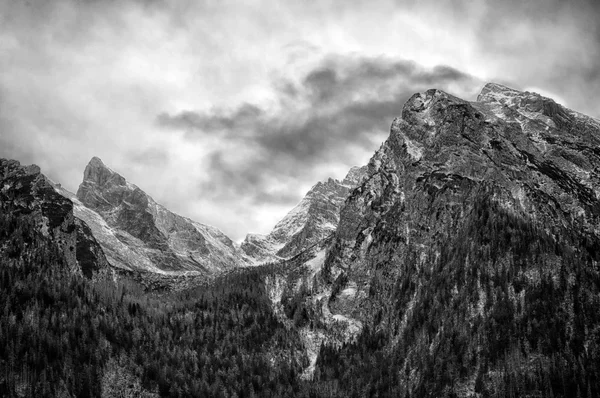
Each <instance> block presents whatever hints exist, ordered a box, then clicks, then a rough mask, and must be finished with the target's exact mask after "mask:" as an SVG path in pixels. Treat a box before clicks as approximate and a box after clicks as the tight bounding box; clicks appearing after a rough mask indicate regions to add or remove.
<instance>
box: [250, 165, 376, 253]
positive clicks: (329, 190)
mask: <svg viewBox="0 0 600 398" xmlns="http://www.w3.org/2000/svg"><path fill="white" fill-rule="evenodd" d="M366 172H367V168H366V167H353V168H351V169H350V171H349V172H348V174H347V175H346V177H345V178H344V179H343V180H342V181H338V180H335V179H333V178H329V179H327V180H325V181H321V182H318V183H317V184H315V185H314V186H313V187H312V188H311V189H310V190H309V191H308V193H307V194H306V196H304V198H303V199H302V200H301V201H300V203H298V205H296V207H294V208H293V209H292V210H290V212H289V213H288V214H286V216H285V217H284V218H283V219H281V220H280V221H279V222H278V223H277V224H276V225H275V227H274V228H273V230H272V231H271V232H270V233H269V234H268V235H258V234H248V235H247V236H246V239H245V240H244V242H243V243H242V246H241V248H242V250H243V251H244V252H245V253H246V255H247V256H248V257H250V258H251V259H253V260H254V261H255V262H256V263H264V262H269V261H277V260H281V259H287V258H291V257H293V256H295V255H297V254H300V253H301V252H303V251H305V250H307V249H308V248H310V247H311V246H314V245H315V244H317V243H319V242H320V241H322V240H323V239H325V238H326V237H328V236H329V235H331V234H332V233H333V232H334V231H335V229H336V228H337V225H338V222H339V213H340V208H341V207H342V205H343V204H344V200H346V198H347V197H348V194H349V193H350V191H351V190H352V189H354V188H355V187H356V186H357V185H358V184H359V183H360V182H361V180H362V178H363V177H364V176H365V175H366Z"/></svg>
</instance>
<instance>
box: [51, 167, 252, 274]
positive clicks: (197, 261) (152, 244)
mask: <svg viewBox="0 0 600 398" xmlns="http://www.w3.org/2000/svg"><path fill="white" fill-rule="evenodd" d="M61 192H62V194H63V195H65V196H68V197H71V198H72V199H73V201H74V203H75V209H76V214H77V216H78V217H80V218H81V219H83V220H85V221H86V222H87V223H88V224H89V225H90V227H91V229H92V232H93V233H94V235H95V236H96V237H97V239H98V241H99V242H100V244H101V245H102V247H103V248H104V251H105V253H106V255H107V257H108V259H109V261H110V263H111V264H113V265H114V266H116V267H120V268H125V269H136V270H148V271H153V272H178V273H179V272H187V271H195V272H201V273H204V274H213V273H215V272H220V271H224V270H227V269H230V268H233V267H236V266H241V265H245V264H247V260H246V259H245V256H244V255H243V253H242V252H241V250H240V249H239V248H238V247H237V246H236V245H235V244H234V242H232V241H231V239H229V238H228V237H227V236H225V235H224V234H223V233H222V232H221V231H219V230H218V229H216V228H213V227H210V226H207V225H203V224H200V223H198V222H195V221H192V220H190V219H188V218H185V217H182V216H179V215H177V214H175V213H173V212H171V211H169V210H168V209H166V208H165V207H164V206H162V205H160V204H158V203H156V202H155V201H154V200H153V199H152V198H151V197H150V196H149V195H147V194H146V193H145V192H144V191H142V190H141V189H140V188H138V187H137V186H135V185H133V184H131V183H129V182H128V181H127V180H125V178H124V177H123V176H121V175H120V174H118V173H116V172H114V171H113V170H111V169H110V168H108V167H107V166H106V165H104V163H103V162H102V161H101V160H100V159H99V158H97V157H94V158H92V160H91V161H90V162H89V164H88V165H87V167H86V168H85V171H84V178H83V182H82V183H81V185H80V186H79V189H78V191H77V195H76V196H74V195H72V194H70V193H68V192H66V191H65V190H61Z"/></svg>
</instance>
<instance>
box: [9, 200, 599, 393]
mask: <svg viewBox="0 0 600 398" xmlns="http://www.w3.org/2000/svg"><path fill="white" fill-rule="evenodd" d="M463 226H464V228H465V230H464V231H463V232H464V233H465V234H468V235H469V236H473V237H477V241H475V242H467V241H465V240H464V239H462V240H461V239H456V240H455V241H449V242H447V243H444V244H443V245H442V255H441V257H440V259H439V261H438V262H436V264H435V265H434V267H433V268H432V269H430V270H427V269H421V270H416V269H415V270H413V271H414V272H415V275H416V276H417V277H418V278H424V279H425V280H426V281H427V283H428V285H429V286H430V287H431V288H430V289H426V290H423V291H421V292H419V294H424V295H425V296H424V297H423V298H422V300H419V301H418V303H419V304H418V306H417V307H416V308H414V309H413V313H412V314H413V315H412V316H411V317H409V318H408V319H409V321H408V322H407V325H406V327H405V328H404V329H403V332H402V335H401V336H400V337H401V338H400V339H395V341H396V343H392V341H393V340H394V335H393V331H394V330H396V327H395V325H388V326H387V327H386V328H382V327H378V326H379V325H377V324H374V325H372V326H368V327H366V328H365V329H364V330H363V332H362V333H361V335H360V336H359V337H358V339H357V340H356V341H355V342H353V343H349V344H343V345H342V346H327V345H323V346H322V347H321V349H320V352H319V355H318V359H317V364H316V370H315V374H314V378H313V380H302V379H301V378H300V377H299V375H300V373H301V371H302V369H303V368H304V367H306V366H307V358H306V356H305V355H304V352H303V349H302V346H301V344H300V343H299V341H300V340H299V338H298V335H297V333H298V332H297V329H296V327H295V326H306V324H307V322H306V320H305V319H304V318H305V317H302V316H300V317H299V316H297V314H296V312H298V313H301V311H291V312H290V310H289V309H288V311H286V312H290V313H289V314H288V316H289V317H290V320H293V322H289V323H288V324H287V325H286V324H283V323H281V322H280V321H279V320H278V318H277V317H276V316H275V314H274V313H273V312H272V309H271V306H270V303H269V298H268V295H267V292H266V290H265V286H264V283H263V282H262V281H263V276H264V275H263V274H264V273H265V272H270V270H269V267H263V268H256V269H252V270H249V271H243V272H235V273H231V274H229V275H226V276H223V277H221V278H218V279H216V280H215V281H214V282H213V283H210V284H205V285H202V286H198V287H195V288H191V289H184V290H182V291H177V292H175V291H173V292H153V291H150V290H148V289H144V288H143V287H142V285H141V284H140V283H138V282H135V281H133V280H132V279H131V278H124V277H118V278H117V277H115V275H113V274H111V273H110V272H108V273H98V274H96V275H94V276H93V277H92V278H86V277H84V276H83V275H80V274H77V273H73V272H72V271H71V270H69V269H68V267H67V266H66V262H65V260H64V258H63V257H62V255H61V254H60V252H59V251H58V250H57V248H56V246H55V245H53V244H52V242H51V240H50V239H49V238H48V237H45V236H43V235H42V234H40V232H39V230H38V229H37V228H36V225H35V223H34V221H33V219H32V218H31V217H30V216H28V215H19V214H17V213H15V212H11V211H4V212H3V214H2V215H1V217H0V242H1V244H2V248H3V249H2V250H3V257H2V258H3V260H2V267H1V269H0V284H1V286H0V303H2V308H1V311H2V313H1V314H0V394H1V395H2V396H23V397H30V396H31V397H42V396H48V397H54V396H57V397H111V396H146V397H152V396H172V397H187V396H195V397H291V396H299V397H319V396H336V397H364V396H372V397H388V396H390V397H391V396H405V397H408V396H456V394H455V391H457V383H473V384H474V391H475V392H476V393H477V394H478V396H484V397H487V396H493V397H518V396H554V397H595V396H598V394H599V393H600V385H599V383H600V378H599V376H598V375H599V374H600V369H599V366H600V345H599V344H598V343H599V342H600V330H599V329H598V327H597V326H595V327H594V328H590V327H588V326H587V325H598V324H600V319H599V318H600V315H599V314H600V313H599V312H598V308H600V297H599V296H598V294H597V292H598V291H600V279H599V278H598V270H596V269H594V268H593V267H592V266H591V264H592V261H597V258H596V257H597V256H598V251H597V250H596V249H597V248H596V247H594V246H593V242H592V241H581V240H577V239H578V238H577V237H576V235H572V239H573V240H571V241H564V242H557V241H556V240H555V239H553V238H552V232H551V231H550V232H548V231H541V230H536V229H535V228H533V227H532V226H531V225H530V224H528V223H525V222H522V221H521V220H520V219H519V218H517V217H515V216H511V215H510V214H508V213H506V212H504V211H502V210H501V209H499V208H497V206H495V205H494V204H493V203H492V202H491V201H489V200H486V199H485V198H481V201H480V203H479V204H478V205H477V206H476V208H475V210H474V211H473V213H472V214H471V216H470V218H467V219H465V220H464V222H463ZM554 232H556V231H554ZM563 232H564V231H563ZM563 236H569V235H568V234H567V235H563ZM549 252H551V253H554V254H560V258H561V259H562V262H561V264H560V267H559V270H560V271H559V272H558V274H555V273H551V272H550V271H549V269H550V268H548V267H546V265H547V264H545V261H546V260H545V259H547V258H548V257H547V256H546V254H547V253H549ZM500 254H502V256H501V255H500ZM506 254H507V255H506ZM467 255H468V256H470V258H471V259H473V260H477V259H482V260H483V259H489V258H503V259H504V260H503V262H502V264H492V266H491V267H486V266H485V265H483V263H482V262H479V261H471V262H470V264H471V265H470V266H466V265H465V261H464V259H465V258H466V257H467ZM408 258H409V259H411V258H412V257H410V256H409V257H408ZM412 259H413V260H414V258H412ZM528 262H535V263H537V264H539V272H540V274H541V279H540V282H539V283H537V284H534V285H531V284H530V283H529V282H528V281H527V280H526V279H524V278H520V277H519V276H518V275H520V274H519V269H522V268H524V267H526V266H527V264H528ZM402 266H403V267H406V268H407V271H408V270H409V269H410V268H411V267H415V264H414V262H411V261H410V260H408V261H407V263H406V264H403V265H402ZM490 270H493V271H491V272H490ZM419 273H424V274H423V275H420V274H419ZM454 285H456V286H458V288H457V290H455V291H454V293H453V292H452V291H451V289H452V286H454ZM415 288H416V286H415V284H414V283H413V281H412V280H410V279H409V280H402V281H395V282H393V289H391V290H389V289H381V290H380V291H381V292H383V291H385V292H387V293H386V296H385V297H383V296H382V295H381V294H380V293H377V291H374V293H373V299H374V300H381V308H382V311H383V312H385V311H392V312H394V311H398V309H399V308H403V306H402V303H403V301H405V300H406V299H407V297H412V296H413V295H414V294H415ZM299 294H304V293H302V292H300V293H299ZM457 294H458V297H456V295H457ZM482 294H483V295H485V297H487V300H485V304H484V306H485V309H484V311H483V314H485V315H484V316H480V317H479V318H477V319H478V320H477V321H476V322H474V323H469V322H466V321H465V319H467V318H468V316H467V312H468V311H469V307H468V303H470V302H473V301H480V298H481V297H479V296H478V295H482ZM515 297H519V299H518V300H515ZM515 302H516V305H515ZM386 303H387V304H386ZM389 303H391V305H390V304H389ZM388 315H389V314H380V315H379V316H376V317H375V318H376V319H377V318H380V319H381V318H385V317H386V316H388ZM395 315H396V316H395V317H394V318H393V319H397V320H398V319H401V318H402V314H401V313H396V314H395ZM290 324H291V325H295V326H290ZM436 336H438V337H437V338H439V339H441V340H443V341H445V343H444V344H441V345H439V346H438V348H437V349H436V350H435V351H433V352H432V351H431V349H430V343H429V342H430V341H432V340H433V339H435V338H436ZM474 368H475V369H477V370H476V372H474V373H473V372H472V369H474ZM412 369H419V371H420V372H422V373H421V374H422V377H419V378H414V377H413V374H412ZM470 374H472V375H473V376H474V377H472V378H471V380H467V379H468V376H469V375H470ZM491 377H493V378H495V379H494V380H491ZM465 380H466V381H465ZM458 390H460V388H458Z"/></svg>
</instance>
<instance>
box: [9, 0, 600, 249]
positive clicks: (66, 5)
mask: <svg viewBox="0 0 600 398" xmlns="http://www.w3.org/2000/svg"><path fill="white" fill-rule="evenodd" d="M498 3H501V5H498ZM442 4H443V5H442ZM599 20H600V12H599V7H598V6H595V5H594V1H593V0H590V1H573V0H571V1H559V0H556V1H553V0H543V1H533V0H531V1H516V0H515V1H504V2H498V1H478V0H473V1H464V2H463V1H458V0H452V1H445V2H444V1H374V0H369V1H346V0H341V1H301V2H282V1H270V2H268V1H243V2H241V1H238V2H230V1H220V0H219V1H217V0H215V1H193V0H189V1H159V0H156V1H117V0H79V1H77V0H57V1H42V0H39V1H36V0H30V1H25V0H0V157H6V158H14V159H18V160H20V161H21V162H22V163H26V164H29V163H35V164H38V165H39V166H41V167H42V171H43V172H44V173H45V174H46V175H48V176H49V177H50V178H52V179H53V180H55V181H57V182H61V183H62V184H63V185H64V186H65V187H66V188H68V189H70V190H72V191H76V190H77V187H78V185H79V183H80V182H81V179H82V176H83V170H84V168H85V165H86V164H87V162H88V161H89V160H90V158H91V157H92V156H98V157H100V158H101V159H102V160H103V161H104V162H105V163H106V164H107V165H109V166H110V167H111V168H113V169H114V170H116V171H118V172H120V173H121V174H122V175H123V176H124V177H126V178H127V179H128V180H129V181H131V182H133V183H134V184H136V185H138V186H139V187H140V188H142V189H143V190H145V191H146V192H147V193H148V194H150V195H151V196H152V197H154V199H155V200H157V201H158V202H159V203H162V204H164V205H165V206H167V207H168V208H170V209H172V210H173V211H175V212H177V213H180V214H182V215H185V216H188V217H191V218H193V219H195V220H197V221H200V222H203V223H207V224H211V225H215V226H217V227H219V228H220V229H222V230H223V231H224V232H225V233H226V234H228V235H229V236H230V237H231V238H233V239H235V240H238V241H239V240H241V239H243V237H244V235H245V234H246V233H247V232H258V233H267V232H268V231H269V230H270V229H271V228H272V226H273V225H274V224H275V222H276V221H277V220H278V219H280V218H281V217H282V216H283V215H284V214H285V213H286V212H287V211H288V210H289V209H290V208H291V207H293V206H294V205H295V204H296V203H297V202H298V201H299V200H300V199H301V198H302V196H303V195H304V193H305V192H306V191H307V190H308V189H309V188H310V187H311V186H312V185H313V184H314V183H316V182H317V181H319V180H322V179H325V178H327V177H334V178H342V177H343V176H344V174H345V173H346V171H347V170H348V169H349V168H350V167H351V166H353V165H363V164H365V163H366V162H367V161H368V159H369V157H370V156H371V154H372V153H373V152H374V151H375V150H376V149H377V148H378V147H379V146H380V145H381V143H382V142H383V141H384V140H385V138H386V137H387V135H388V133H389V126H390V123H391V121H392V118H393V117H394V116H398V115H400V113H401V109H402V105H403V104H404V102H405V101H406V100H407V99H408V98H409V97H410V95H412V94H413V93H415V92H418V91H422V90H425V89H428V88H441V89H444V90H446V91H449V92H451V93H453V94H455V95H458V96H460V97H463V98H465V99H471V100H473V99H475V97H476V95H477V93H478V92H479V90H480V89H481V87H482V85H483V84H484V83H485V82H487V81H496V82H500V83H504V84H507V85H509V86H512V87H515V88H518V89H527V90H530V91H537V92H539V93H541V94H544V95H547V96H551V97H553V98H555V99H556V100H557V101H558V102H562V103H563V104H565V105H567V106H569V107H571V108H573V109H576V110H579V111H582V112H584V113H587V114H590V115H592V116H596V117H598V116H600V97H599V93H600V24H599V23H598V21H599Z"/></svg>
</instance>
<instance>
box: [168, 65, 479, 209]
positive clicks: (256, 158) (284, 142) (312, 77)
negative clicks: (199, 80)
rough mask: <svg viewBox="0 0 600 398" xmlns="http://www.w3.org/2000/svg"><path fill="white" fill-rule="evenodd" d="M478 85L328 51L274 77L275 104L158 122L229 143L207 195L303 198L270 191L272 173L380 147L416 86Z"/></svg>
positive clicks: (439, 71)
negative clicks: (298, 72) (286, 75)
mask: <svg viewBox="0 0 600 398" xmlns="http://www.w3.org/2000/svg"><path fill="white" fill-rule="evenodd" d="M479 85H480V83H479V82H478V81H477V80H476V79H474V78H473V77H471V76H469V75H467V74H465V73H462V72H460V71H458V70H455V69H453V68H450V67H448V66H438V67H435V68H433V69H425V68H422V67H419V66H418V65H417V64H415V63H413V62H410V61H404V60H390V59H388V58H365V57H340V56H336V57H334V56H331V57H328V58H327V59H325V60H324V61H323V62H321V63H320V64H319V65H317V66H316V67H314V68H313V69H312V70H310V71H309V72H308V73H306V74H305V76H304V77H303V78H301V79H300V80H299V83H294V82H292V81H291V80H290V81H284V82H281V81H280V82H277V84H274V86H275V87H276V88H277V90H278V91H277V100H276V102H277V104H278V106H276V107H275V108H276V111H273V110H272V109H270V108H269V107H264V108H261V107H260V106H259V105H256V104H243V105H241V106H239V107H238V108H234V109H230V110H223V109H218V110H213V111H212V112H194V111H189V110H186V111H183V112H181V113H178V114H175V115H169V114H166V113H163V114H160V115H159V116H158V117H157V123H158V124H159V125H160V126H162V127H164V128H166V129H176V130H183V131H185V132H186V136H187V138H188V139H190V140H202V139H206V138H208V137H214V136H218V137H219V138H220V139H222V140H223V142H224V147H223V148H222V149H220V150H217V151H215V152H214V153H213V154H212V155H211V157H210V160H209V165H208V169H209V170H210V171H211V176H210V177H211V178H210V180H209V181H207V182H205V183H203V185H202V187H201V188H202V189H201V191H202V192H203V195H205V194H206V193H207V192H209V193H210V194H211V195H214V197H221V196H223V195H224V194H229V195H244V196H246V197H250V198H252V200H253V201H254V202H255V203H264V201H268V202H271V203H288V201H289V203H293V202H295V201H297V200H298V198H297V196H296V195H294V194H289V193H288V194H286V193H285V192H280V193H276V194H272V193H267V192H268V189H269V187H270V186H271V185H272V184H273V180H279V181H281V180H284V181H286V180H287V181H292V182H293V181H296V180H298V179H300V178H302V176H301V174H302V173H305V171H306V170H309V169H314V168H315V167H319V166H326V165H327V164H328V163H338V164H339V163H345V164H348V166H350V165H353V164H356V162H355V161H354V162H353V161H352V156H353V154H355V153H358V152H364V151H368V152H372V151H374V150H376V149H377V148H378V147H379V145H380V144H381V142H382V141H383V140H385V138H386V137H387V135H388V131H389V125H390V123H391V121H392V119H393V118H394V117H395V116H398V115H400V113H401V110H402V106H403V104H404V102H405V101H406V100H407V99H408V98H409V97H410V96H411V95H412V94H414V93H415V92H417V91H422V90H425V89H428V88H431V87H437V88H442V89H448V87H449V86H453V87H462V86H464V87H465V89H466V90H467V91H468V90H471V89H472V87H474V86H479ZM458 89H459V90H460V88H458ZM455 90H456V88H455V89H454V91H455ZM309 178H310V177H309Z"/></svg>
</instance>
